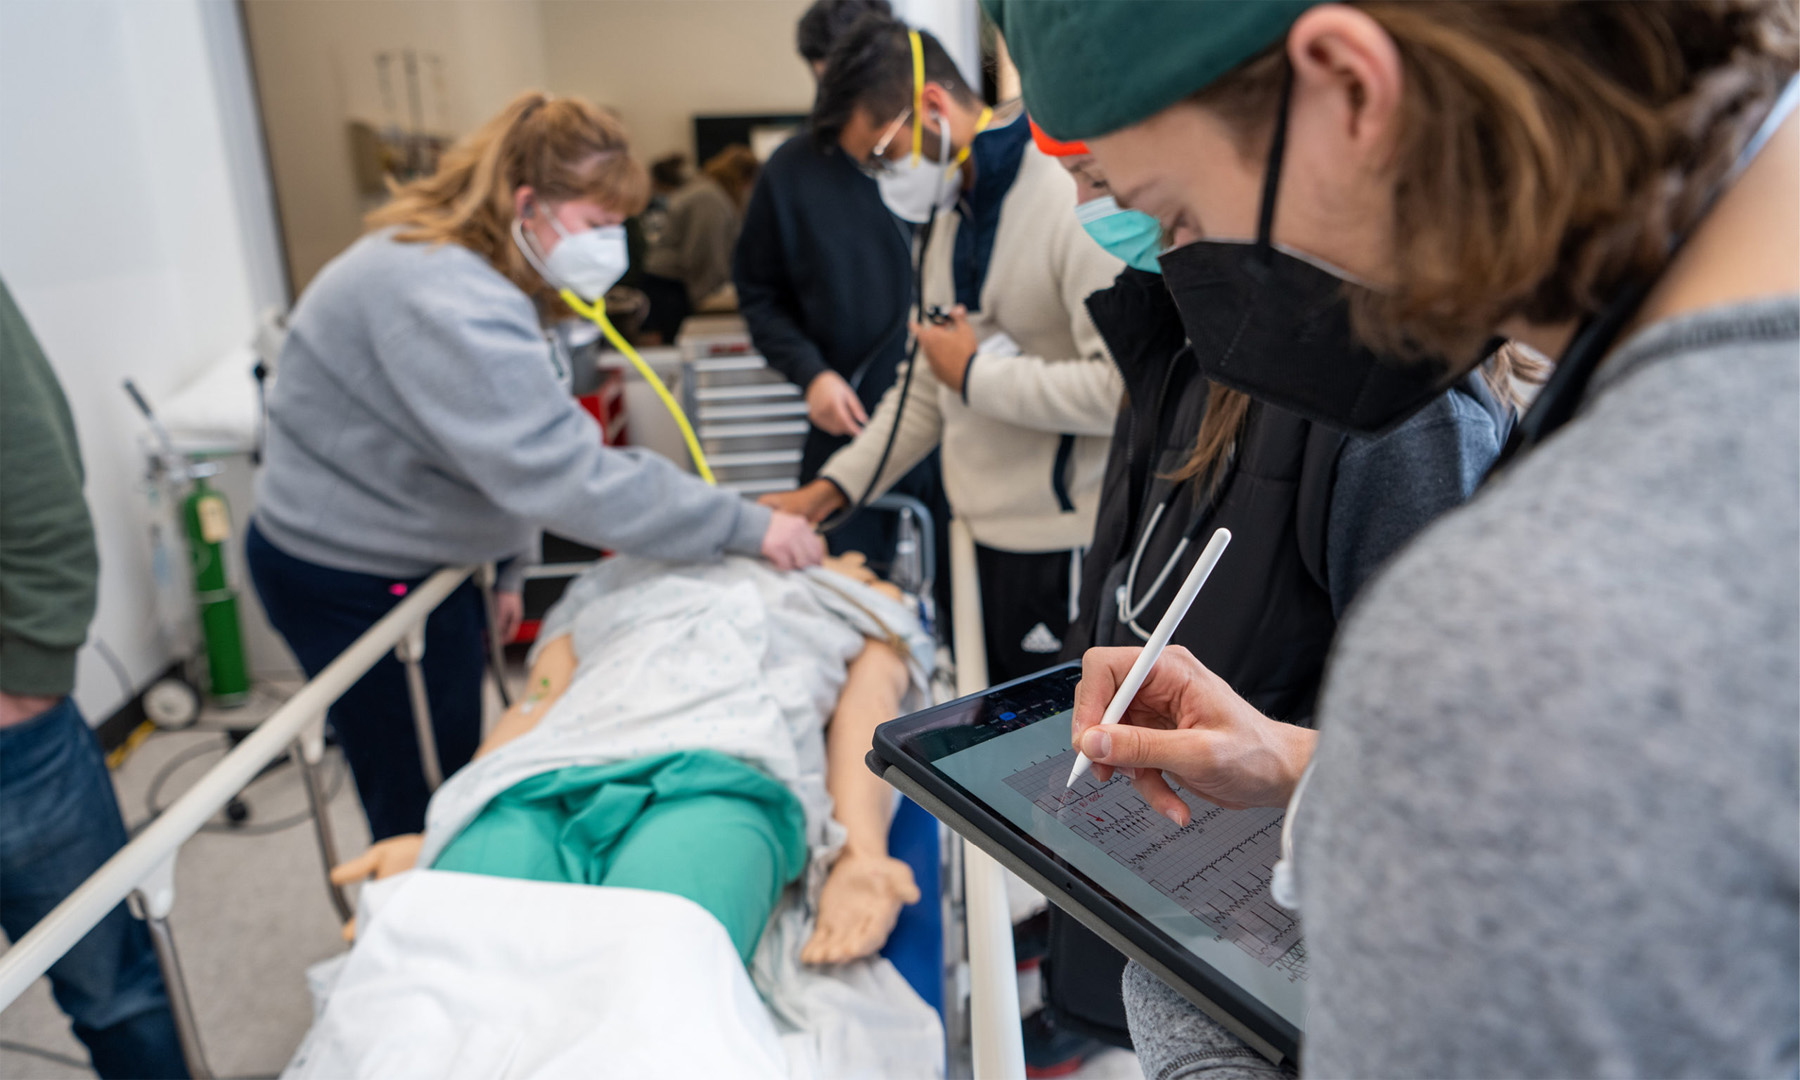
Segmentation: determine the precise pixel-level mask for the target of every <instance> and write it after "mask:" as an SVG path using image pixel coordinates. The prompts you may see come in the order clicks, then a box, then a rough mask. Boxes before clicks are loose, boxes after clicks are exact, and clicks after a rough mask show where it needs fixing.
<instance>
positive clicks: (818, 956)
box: [800, 849, 919, 964]
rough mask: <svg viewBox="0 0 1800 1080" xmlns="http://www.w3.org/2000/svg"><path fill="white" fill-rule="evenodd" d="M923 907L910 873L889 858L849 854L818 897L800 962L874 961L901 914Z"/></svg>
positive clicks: (834, 867)
mask: <svg viewBox="0 0 1800 1080" xmlns="http://www.w3.org/2000/svg"><path fill="white" fill-rule="evenodd" d="M918 901H919V886H918V884H917V883H916V882H914V881H913V875H912V868H911V867H909V866H907V865H906V864H905V863H903V862H901V861H900V860H899V859H892V858H889V857H888V856H886V855H860V854H855V853H852V852H851V851H849V850H848V849H846V850H845V851H844V853H843V854H842V855H839V856H838V861H837V862H836V863H834V864H833V865H832V867H831V875H830V876H829V877H827V878H826V879H825V887H824V888H823V889H821V890H820V891H819V918H818V921H817V923H815V924H814V926H813V934H812V938H811V939H810V940H808V941H807V943H806V946H805V947H804V948H802V949H801V950H800V962H801V963H803V964H842V963H846V962H848V961H851V960H857V959H860V958H862V957H865V956H872V955H874V954H875V952H876V950H878V949H880V948H881V946H882V945H883V944H885V943H886V942H887V939H888V934H890V933H892V932H893V929H894V922H895V920H897V919H898V918H899V917H900V909H901V908H902V907H904V906H905V905H907V904H916V903H918Z"/></svg>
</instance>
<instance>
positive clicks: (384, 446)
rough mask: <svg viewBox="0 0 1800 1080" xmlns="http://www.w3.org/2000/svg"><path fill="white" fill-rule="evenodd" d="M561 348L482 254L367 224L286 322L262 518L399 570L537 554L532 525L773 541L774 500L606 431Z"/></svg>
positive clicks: (700, 547) (340, 559)
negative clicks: (730, 488) (573, 381)
mask: <svg viewBox="0 0 1800 1080" xmlns="http://www.w3.org/2000/svg"><path fill="white" fill-rule="evenodd" d="M558 364H559V361H558V360H557V358H556V355H555V353H554V352H553V350H552V349H551V347H550V345H549V344H548V342H547V341H546V339H545V337H544V333H543V331H542V329H541V328H540V326H539V323H538V318H537V313H536V311H535V309H534V308H533V305H532V302H531V300H530V299H529V298H528V297H527V296H526V295H525V294H524V293H523V292H521V291H520V290H519V288H518V287H517V286H515V285H513V284H512V283H511V282H510V281H508V280H506V278H504V277H502V276H501V275H500V273H499V272H498V271H496V270H495V269H494V268H493V267H492V266H490V265H489V264H488V263H487V261H486V260H484V259H483V258H481V257H480V256H479V255H476V254H475V253H474V252H472V251H469V250H468V249H467V248H463V247H460V246H457V245H455V244H444V245H436V246H434V245H429V244H407V243H397V242H395V241H394V240H392V239H390V237H389V234H388V233H387V232H385V231H384V232H379V233H373V234H371V235H369V236H365V237H363V238H362V239H361V240H359V241H357V242H356V243H355V244H354V245H352V246H351V247H350V248H349V249H348V250H347V251H345V252H344V253H343V254H342V255H339V256H338V257H337V258H336V259H333V260H332V261H331V263H330V264H328V265H327V266H326V267H325V269H324V270H322V271H320V272H319V276H318V277H317V278H316V279H314V281H313V283H312V284H311V285H310V286H308V288H307V290H306V294H305V295H304V296H302V297H301V298H300V303H299V304H298V305H297V306H296V307H295V309H294V313H293V317H292V318H291V319H290V321H289V333H288V340H287V345H286V347H285V348H284V349H283V350H282V353H281V362H280V365H279V367H278V370H277V378H276V382H275V388H274V391H273V393H272V394H271V395H270V398H269V436H268V449H267V456H266V458H265V465H264V469H263V474H262V479H261V481H260V482H259V484H258V488H257V497H256V502H257V506H256V523H257V526H258V527H259V528H260V529H261V530H262V531H263V533H264V534H265V535H266V536H267V537H268V538H269V540H270V541H271V542H273V543H274V544H275V546H276V547H279V548H281V549H282V550H284V551H286V552H287V553H288V554H290V555H293V556H295V557H296V558H300V559H305V560H307V561H308V562H314V563H318V564H320V565H323V566H329V567H332V568H334V569H339V570H353V571H358V572H361V573H367V574H379V575H384V576H395V577H412V576H417V575H420V574H424V573H426V572H428V571H430V570H433V569H435V568H437V567H440V566H447V565H454V564H461V563H471V562H485V561H488V560H494V559H504V558H507V557H511V556H529V555H530V553H531V549H532V547H533V546H534V544H535V541H536V536H537V531H538V530H539V529H540V528H542V529H549V530H551V531H553V532H556V533H559V534H561V535H563V536H567V537H569V538H570V539H572V540H578V541H580V542H582V543H585V544H589V545H592V546H594V547H601V548H610V549H613V550H617V551H624V552H629V553H632V554H638V555H654V556H658V557H662V558H668V559H693V560H708V559H716V558H718V557H719V555H720V554H721V553H722V552H725V551H738V552H745V553H748V554H755V553H757V552H758V551H759V550H760V549H761V545H762V536H763V532H764V531H765V530H766V529H767V528H768V524H769V510H768V509H767V508H765V507H760V506H757V505H755V504H753V503H750V502H747V501H745V500H743V499H741V498H739V497H737V496H735V495H732V494H730V493H728V492H724V491H720V490H717V489H715V488H712V487H709V486H707V485H706V484H705V483H704V482H703V481H701V480H700V479H698V478H696V477H694V476H692V475H690V474H688V473H684V472H682V471H681V470H680V469H678V468H676V467H675V465H674V464H673V463H671V462H670V461H668V460H667V459H665V458H662V457H660V456H658V455H656V454H654V453H651V452H650V451H648V450H639V449H608V448H606V447H603V446H601V444H600V433H599V430H598V427H597V425H596V424H595V423H594V421H593V419H592V418H591V417H589V416H588V414H587V413H585V412H584V411H582V409H581V407H580V406H579V405H577V404H576V403H575V401H574V399H573V398H571V397H570V396H569V393H568V391H567V390H566V389H564V387H563V384H562V383H561V382H560V381H559V371H558ZM507 584H513V583H512V582H503V585H507ZM515 587H516V586H515Z"/></svg>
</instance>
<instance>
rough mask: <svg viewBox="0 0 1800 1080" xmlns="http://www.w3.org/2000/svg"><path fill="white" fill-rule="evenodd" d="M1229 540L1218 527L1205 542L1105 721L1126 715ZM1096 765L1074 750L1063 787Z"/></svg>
mask: <svg viewBox="0 0 1800 1080" xmlns="http://www.w3.org/2000/svg"><path fill="white" fill-rule="evenodd" d="M1229 543H1231V530H1230V529H1219V530H1218V531H1216V532H1214V533H1213V534H1212V539H1211V540H1208V541H1207V542H1206V547H1205V549H1204V550H1202V551H1201V552H1200V557H1199V558H1198V559H1195V560H1194V568H1193V569H1192V570H1189V571H1188V576H1187V580H1186V581H1183V582H1182V583H1181V591H1180V592H1178V593H1176V594H1175V599H1174V600H1172V601H1170V603H1169V610H1167V611H1165V612H1163V617H1162V621H1160V622H1158V623H1157V624H1156V629H1155V630H1152V631H1150V640H1149V641H1146V642H1144V651H1143V652H1140V653H1138V658H1137V662H1136V663H1134V664H1132V665H1131V670H1130V671H1128V672H1126V673H1125V681H1124V682H1122V683H1120V684H1119V690H1118V692H1117V693H1115V694H1114V695H1113V699H1112V704H1110V705H1108V706H1107V707H1106V715H1105V716H1103V717H1101V718H1100V722H1101V723H1102V724H1116V723H1118V722H1119V718H1120V717H1122V716H1124V715H1125V710H1126V709H1129V708H1130V707H1131V699H1133V698H1135V697H1137V692H1138V688H1139V687H1141V686H1143V685H1144V677H1145V676H1146V675H1148V674H1150V669H1151V668H1153V667H1155V666H1156V658H1157V657H1159V656H1161V655H1162V651H1163V649H1164V648H1166V647H1167V646H1168V644H1169V638H1170V637H1172V636H1173V635H1174V633H1175V628H1176V627H1177V626H1180V625H1181V620H1182V619H1183V618H1185V617H1186V616H1187V613H1188V608H1190V607H1192V606H1193V605H1194V597H1196V596H1198V595H1199V594H1200V586H1202V585H1204V584H1206V579H1207V577H1208V576H1210V575H1211V574H1212V572H1213V567H1215V566H1217V565H1219V556H1221V555H1223V554H1225V545H1226V544H1229ZM1093 764H1094V763H1093V762H1091V761H1089V760H1088V756H1087V755H1086V754H1084V753H1082V752H1081V751H1080V750H1079V749H1077V750H1076V751H1075V767H1074V768H1073V769H1070V770H1069V783H1067V784H1064V785H1063V787H1065V788H1066V787H1068V786H1070V785H1071V784H1073V783H1075V781H1076V780H1079V779H1080V778H1081V774H1082V773H1084V772H1087V771H1088V769H1090V768H1092V767H1093Z"/></svg>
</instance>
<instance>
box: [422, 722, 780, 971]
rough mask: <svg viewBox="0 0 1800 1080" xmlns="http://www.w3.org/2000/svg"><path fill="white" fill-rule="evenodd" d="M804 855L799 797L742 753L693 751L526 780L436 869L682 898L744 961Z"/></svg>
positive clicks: (489, 809) (455, 843)
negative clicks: (713, 923)
mask: <svg viewBox="0 0 1800 1080" xmlns="http://www.w3.org/2000/svg"><path fill="white" fill-rule="evenodd" d="M806 856H807V849H806V818H805V814H804V813H803V811H802V810H801V807H800V800H798V799H796V798H795V797H794V795H793V793H792V792H790V791H788V789H787V788H785V787H783V786H782V785H781V784H780V783H778V782H776V781H775V780H772V779H770V778H769V777H768V776H765V775H764V774H763V773H761V772H759V771H757V770H756V769H754V768H752V767H751V766H749V765H746V764H745V763H743V762H741V761H739V760H737V759H736V758H732V757H727V756H726V755H724V754H719V753H715V752H713V751H710V750H698V751H684V752H681V753H675V754H668V755H665V756H662V757H655V758H647V759H644V760H641V761H628V762H618V763H615V764H611V765H596V766H574V767H570V768H566V769H558V770H556V771H555V772H550V773H544V774H542V775H540V776H534V777H532V778H531V779H529V780H524V781H521V782H520V783H518V784H515V785H513V786H512V787H510V788H508V789H507V790H506V791H504V792H502V793H501V794H500V795H498V796H496V797H495V798H494V800H493V801H492V802H490V803H488V804H487V806H486V807H484V808H483V809H482V811H481V813H480V814H478V815H477V816H476V817H475V820H473V821H471V822H470V823H469V824H468V826H467V827H466V828H464V829H463V831H462V832H461V833H459V834H458V835H457V837H456V838H455V839H454V840H452V841H451V842H450V844H449V845H448V846H447V847H445V848H444V850H443V852H442V853H441V854H440V855H438V857H437V861H436V862H435V863H434V864H433V865H432V868H433V869H435V870H454V871H460V872H462V873H468V874H490V875H493V876H495V877H511V878H524V879H526V880H529V881H561V882H569V883H572V884H579V885H613V886H620V887H623V888H630V889H651V890H654V891H656V892H666V893H674V894H675V895H676V896H685V897H687V898H688V899H689V900H692V901H694V902H695V903H697V904H699V905H700V906H701V907H703V908H705V909H706V910H708V911H710V912H712V913H713V915H714V916H716V917H717V918H718V920H719V921H720V922H721V923H724V924H725V929H726V931H727V932H728V933H730V935H731V942H732V944H733V945H735V946H736V947H737V951H738V955H739V956H740V957H742V958H743V960H744V963H745V964H746V965H747V964H749V962H750V957H751V955H752V954H753V953H754V952H755V951H756V942H757V940H758V939H759V938H761V936H762V932H763V927H764V926H765V925H766V924H767V923H768V921H769V915H770V913H771V912H773V911H774V910H775V902H776V900H777V899H779V897H780V896H781V890H782V888H783V887H785V886H786V885H787V883H788V882H790V881H793V880H794V879H795V878H797V877H799V876H800V872H801V871H802V870H803V869H805V867H806Z"/></svg>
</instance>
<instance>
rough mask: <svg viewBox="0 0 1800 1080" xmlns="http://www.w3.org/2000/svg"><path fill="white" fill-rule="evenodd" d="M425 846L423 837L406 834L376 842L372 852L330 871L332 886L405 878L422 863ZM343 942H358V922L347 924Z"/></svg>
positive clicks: (369, 851) (415, 834) (352, 920)
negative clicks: (420, 851)
mask: <svg viewBox="0 0 1800 1080" xmlns="http://www.w3.org/2000/svg"><path fill="white" fill-rule="evenodd" d="M424 843H425V837H424V835H423V834H422V833H407V834H406V835H404V836H390V837H388V838H387V839H386V840H377V841H375V843H373V844H371V845H369V850H367V851H365V852H363V853H362V854H361V855H358V856H357V857H356V858H354V859H351V860H350V861H349V862H346V863H339V864H338V865H336V866H334V867H332V868H331V883H332V884H333V885H349V884H351V883H353V882H357V881H366V880H367V879H369V878H374V879H375V880H376V881H380V880H381V879H382V878H385V877H393V876H394V875H395V874H404V873H406V872H407V871H408V870H411V869H412V868H413V867H414V866H417V865H418V863H419V848H420V847H422V846H423V845H424ZM344 940H345V941H354V940H356V920H355V919H351V920H350V921H349V922H347V923H345V924H344Z"/></svg>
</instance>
